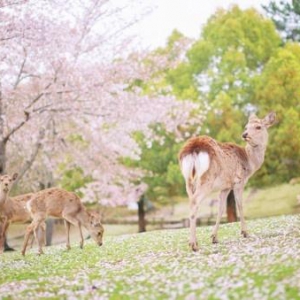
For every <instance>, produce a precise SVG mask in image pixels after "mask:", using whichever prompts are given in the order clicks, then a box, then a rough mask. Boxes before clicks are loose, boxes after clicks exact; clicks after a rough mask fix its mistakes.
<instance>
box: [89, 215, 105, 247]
mask: <svg viewBox="0 0 300 300" xmlns="http://www.w3.org/2000/svg"><path fill="white" fill-rule="evenodd" d="M89 215H90V216H89V218H90V220H89V233H90V235H91V237H92V239H93V240H94V241H95V242H96V243H97V245H98V246H102V244H103V242H102V238H103V233H104V228H103V226H102V224H101V217H100V215H99V214H98V213H95V212H92V213H89Z"/></svg>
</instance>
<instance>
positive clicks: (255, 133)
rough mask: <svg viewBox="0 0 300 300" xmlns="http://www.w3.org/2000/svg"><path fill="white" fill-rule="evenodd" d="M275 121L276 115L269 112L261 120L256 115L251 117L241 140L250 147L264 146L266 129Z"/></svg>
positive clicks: (266, 139) (266, 137)
mask: <svg viewBox="0 0 300 300" xmlns="http://www.w3.org/2000/svg"><path fill="white" fill-rule="evenodd" d="M275 121H276V114H275V113H274V112H270V113H269V114H268V115H267V116H265V117H264V118H263V119H259V118H258V117H257V116H256V115H251V116H250V117H249V120H248V124H247V125H246V127H245V131H244V133H243V135H242V137H243V139H244V140H245V141H246V142H247V143H248V144H249V145H250V146H252V147H256V146H266V145H267V143H268V128H269V127H270V126H272V125H273V124H274V123H275Z"/></svg>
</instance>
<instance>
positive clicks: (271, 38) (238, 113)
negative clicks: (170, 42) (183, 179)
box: [167, 6, 280, 142]
mask: <svg viewBox="0 0 300 300" xmlns="http://www.w3.org/2000/svg"><path fill="white" fill-rule="evenodd" d="M279 45H280V37H279V36H278V34H277V33H276V31H275V27H274V24H273V23H272V21H270V20H268V19H266V18H264V17H262V16H261V15H260V14H259V13H258V12H257V11H255V10H254V9H248V10H241V9H240V8H239V7H237V6H234V7H233V8H232V9H231V10H229V11H226V10H222V9H221V10H218V11H217V12H216V13H215V14H214V15H213V16H212V17H211V18H210V19H209V20H208V22H207V24H206V25H205V26H204V28H203V31H202V34H201V36H200V38H199V40H197V41H196V42H195V43H194V44H193V45H192V47H191V48H190V49H189V51H188V52H187V55H186V58H187V59H186V60H185V61H184V62H182V63H181V64H180V65H179V66H178V67H177V68H176V69H174V70H170V71H169V72H168V74H167V78H168V80H169V82H170V83H171V84H172V86H173V91H174V93H175V95H177V96H178V97H180V98H186V97H188V96H189V95H192V96H191V98H192V99H194V100H195V101H201V102H202V103H203V107H204V108H205V109H207V119H206V122H205V123H206V126H204V127H203V132H204V133H209V134H210V135H211V136H213V137H215V138H217V139H218V140H221V141H225V140H227V141H228V140H231V141H236V142H240V141H241V139H240V135H241V132H242V127H243V123H244V122H246V118H245V112H247V111H248V110H249V108H251V106H249V104H250V103H251V102H252V101H253V98H254V96H255V90H254V86H255V82H256V80H257V78H258V77H259V76H260V73H261V70H262V68H263V66H264V65H265V64H266V62H267V61H268V60H269V59H270V57H271V56H272V54H273V53H274V52H275V51H276V49H277V48H278V47H279ZM191 91H193V92H191ZM195 91H197V93H196V94H195Z"/></svg>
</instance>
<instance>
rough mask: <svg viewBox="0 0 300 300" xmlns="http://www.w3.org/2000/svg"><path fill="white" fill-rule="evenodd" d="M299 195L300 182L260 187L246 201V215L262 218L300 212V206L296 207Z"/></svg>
mask: <svg viewBox="0 0 300 300" xmlns="http://www.w3.org/2000/svg"><path fill="white" fill-rule="evenodd" d="M297 195H300V184H296V185H290V184H282V185H279V186H275V187H269V188H266V189H260V190H258V191H257V193H256V194H254V196H253V198H252V199H251V200H249V201H248V202H246V203H245V213H246V216H247V217H248V218H261V217H269V216H278V215H282V214H293V213H297V212H298V213H299V212H300V208H299V207H298V208H297V207H296V205H297V198H296V196H297Z"/></svg>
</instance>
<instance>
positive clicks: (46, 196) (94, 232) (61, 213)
mask: <svg viewBox="0 0 300 300" xmlns="http://www.w3.org/2000/svg"><path fill="white" fill-rule="evenodd" d="M26 206H27V209H28V211H29V213H30V215H31V218H32V222H31V224H30V225H29V226H28V227H27V229H26V234H25V237H24V244H23V248H22V254H23V255H25V252H26V248H27V244H28V241H29V237H30V235H31V234H33V233H34V235H35V236H36V239H37V241H38V246H39V249H38V254H42V253H43V249H42V246H43V241H42V239H41V237H40V236H39V235H37V230H38V228H39V227H40V226H43V224H44V223H45V220H46V218H47V217H48V216H49V217H56V218H63V219H64V221H65V225H66V229H67V243H66V246H67V249H70V226H71V224H73V225H76V226H78V227H79V232H80V238H81V240H80V248H83V243H84V239H83V234H82V230H81V225H83V226H84V227H85V228H86V229H87V230H88V232H89V233H90V235H91V237H92V238H93V239H94V240H95V241H96V243H97V244H98V245H99V246H102V236H103V232H104V229H103V226H102V225H101V222H100V216H99V215H98V214H96V213H90V212H88V211H87V210H86V209H85V207H84V206H83V204H82V203H81V201H80V198H79V197H78V196H77V195H76V194H74V193H72V192H68V191H65V190H63V189H59V188H50V189H46V190H42V191H40V192H38V193H36V194H34V195H33V197H32V198H31V199H30V200H29V201H28V202H27V205H26Z"/></svg>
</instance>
